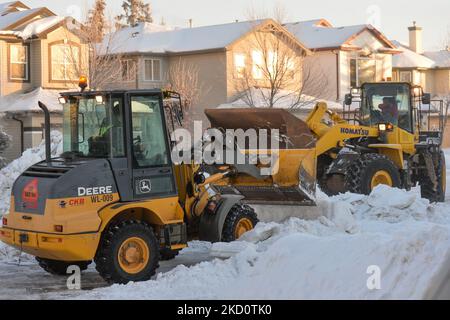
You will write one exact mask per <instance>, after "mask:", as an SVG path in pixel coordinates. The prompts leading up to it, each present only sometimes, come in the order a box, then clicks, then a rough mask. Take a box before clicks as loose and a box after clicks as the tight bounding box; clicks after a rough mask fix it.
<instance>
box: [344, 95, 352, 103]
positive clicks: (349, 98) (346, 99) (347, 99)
mask: <svg viewBox="0 0 450 320" xmlns="http://www.w3.org/2000/svg"><path fill="white" fill-rule="evenodd" d="M352 102H353V97H352V95H351V94H350V93H348V94H346V95H345V99H344V103H345V105H346V106H350V105H351V104H352Z"/></svg>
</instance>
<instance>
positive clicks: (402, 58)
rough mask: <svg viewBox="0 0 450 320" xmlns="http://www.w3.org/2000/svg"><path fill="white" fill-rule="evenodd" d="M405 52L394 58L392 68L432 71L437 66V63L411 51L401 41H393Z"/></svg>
mask: <svg viewBox="0 0 450 320" xmlns="http://www.w3.org/2000/svg"><path fill="white" fill-rule="evenodd" d="M393 43H394V44H395V45H396V46H397V47H399V48H400V49H401V50H402V51H403V52H402V53H401V54H397V55H394V56H393V57H392V67H394V68H424V69H431V68H434V66H435V61H433V60H431V59H429V58H427V57H426V56H424V55H421V54H419V53H417V52H414V51H413V50H411V49H410V48H409V47H408V46H407V45H405V44H402V43H401V42H399V41H393Z"/></svg>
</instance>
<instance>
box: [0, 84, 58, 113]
mask: <svg viewBox="0 0 450 320" xmlns="http://www.w3.org/2000/svg"><path fill="white" fill-rule="evenodd" d="M59 96H60V95H59V92H58V91H56V90H48V89H43V88H42V87H39V88H36V89H34V90H33V91H30V92H27V93H13V94H9V95H7V96H4V97H2V98H0V106H2V107H0V112H8V111H9V112H18V111H42V110H41V109H40V108H39V105H38V102H39V101H41V102H43V103H44V104H45V105H46V106H47V107H48V110H49V111H50V112H62V105H61V104H60V103H59V101H58V98H59Z"/></svg>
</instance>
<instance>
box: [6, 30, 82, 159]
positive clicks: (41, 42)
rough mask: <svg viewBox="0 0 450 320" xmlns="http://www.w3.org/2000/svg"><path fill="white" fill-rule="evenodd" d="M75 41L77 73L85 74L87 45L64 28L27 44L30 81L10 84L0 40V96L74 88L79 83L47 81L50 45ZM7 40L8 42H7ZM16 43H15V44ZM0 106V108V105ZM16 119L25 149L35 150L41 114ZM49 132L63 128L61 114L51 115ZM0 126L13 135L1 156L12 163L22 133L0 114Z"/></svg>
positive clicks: (15, 122)
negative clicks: (78, 56)
mask: <svg viewBox="0 0 450 320" xmlns="http://www.w3.org/2000/svg"><path fill="white" fill-rule="evenodd" d="M65 39H67V41H71V42H75V43H77V44H79V45H80V52H81V57H80V58H81V60H80V64H81V67H80V70H79V71H80V73H84V74H88V48H87V45H86V44H82V43H81V40H80V39H79V38H78V37H77V36H75V35H74V34H73V33H71V32H70V31H68V29H66V28H65V27H60V28H57V29H56V30H53V31H52V32H50V33H49V34H47V36H46V37H45V38H41V39H33V40H31V41H26V42H25V43H26V44H28V45H29V48H30V49H29V50H30V52H29V60H30V64H29V65H30V70H29V72H30V79H29V81H28V82H12V81H9V75H8V51H7V50H8V42H7V41H5V40H0V95H1V96H6V95H9V94H13V93H22V92H29V91H32V90H34V89H36V88H38V87H42V88H44V89H56V90H61V91H64V90H68V89H73V88H76V87H77V84H78V81H77V80H74V81H65V82H53V81H50V77H49V72H50V63H49V44H50V43H53V42H56V41H62V40H65ZM8 41H9V40H8ZM16 42H17V41H16ZM0 107H1V106H0ZM16 116H17V117H18V118H19V119H21V120H23V123H24V129H25V132H24V136H23V138H24V149H25V150H26V149H28V148H32V147H36V146H37V145H39V144H40V143H41V141H42V139H43V126H44V116H43V114H42V113H39V112H33V113H30V112H28V113H18V114H16ZM51 124H52V127H51V129H52V130H54V129H57V130H60V131H61V129H62V125H61V124H62V115H61V114H60V113H53V114H52V115H51ZM0 126H2V127H3V128H4V130H5V131H6V132H7V133H8V134H9V135H10V136H12V139H13V141H12V144H11V146H10V148H8V149H7V150H5V151H4V152H3V154H2V156H3V157H4V158H6V159H7V161H8V162H9V161H12V160H14V159H16V158H17V157H19V156H20V155H21V141H20V137H21V132H20V124H19V122H17V121H15V120H12V119H10V118H6V117H5V116H4V114H0Z"/></svg>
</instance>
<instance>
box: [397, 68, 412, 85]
mask: <svg viewBox="0 0 450 320" xmlns="http://www.w3.org/2000/svg"><path fill="white" fill-rule="evenodd" d="M399 81H400V82H408V83H411V82H412V72H411V71H400V77H399Z"/></svg>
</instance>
